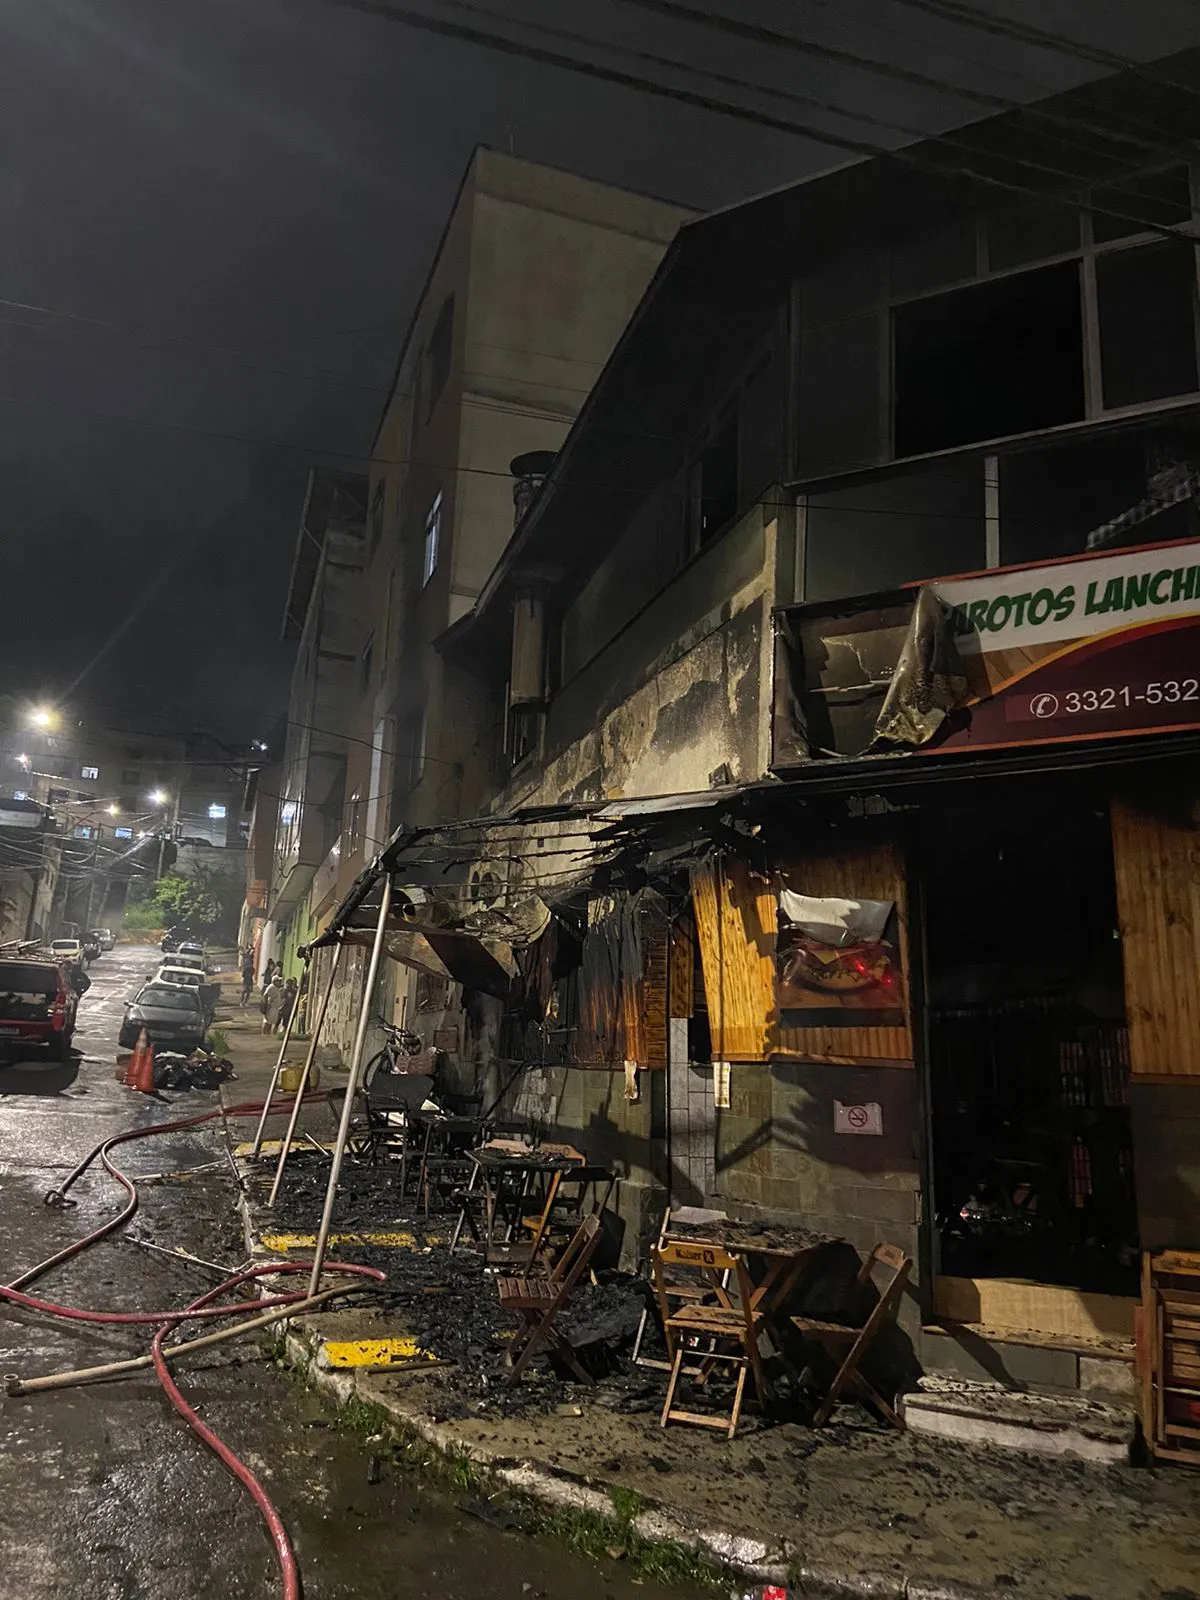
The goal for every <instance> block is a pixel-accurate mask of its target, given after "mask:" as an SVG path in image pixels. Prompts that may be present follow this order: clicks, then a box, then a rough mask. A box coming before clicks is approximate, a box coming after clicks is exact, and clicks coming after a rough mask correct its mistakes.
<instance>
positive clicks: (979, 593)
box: [928, 543, 1200, 750]
mask: <svg viewBox="0 0 1200 1600" xmlns="http://www.w3.org/2000/svg"><path fill="white" fill-rule="evenodd" d="M930 587H931V588H932V589H933V592H934V593H935V594H936V595H937V597H938V599H939V600H941V601H942V602H943V603H944V604H945V605H947V606H949V607H950V608H951V612H952V615H953V620H954V625H955V634H956V640H957V645H958V652H959V655H960V657H961V659H962V662H963V666H964V669H965V671H966V674H967V677H968V681H969V683H970V688H971V695H970V699H969V701H968V702H967V705H966V707H965V711H966V713H967V714H966V715H965V716H964V715H962V714H959V715H957V716H955V717H954V718H953V720H952V723H951V726H950V730H949V731H948V733H947V734H946V736H945V737H943V738H941V739H939V740H936V741H935V742H934V743H933V744H932V745H931V746H929V747H928V748H929V749H931V750H937V749H955V748H971V749H980V748H987V747H991V746H997V745H1013V744H1030V743H1037V742H1042V741H1046V740H1062V739H1081V738H1084V739H1086V738H1099V737H1112V736H1113V735H1120V734H1131V733H1146V732H1150V731H1155V730H1159V731H1165V730H1167V729H1174V728H1185V727H1193V726H1200V544H1198V543H1188V544H1174V545H1160V546H1154V547H1143V548H1140V549H1136V550H1123V551H1120V552H1118V553H1115V554H1100V555H1095V556H1085V557H1081V558H1078V559H1075V560H1072V561H1063V562H1058V563H1055V564H1053V565H1049V566H1040V567H1027V568H1022V569H1016V570H1012V571H1007V572H997V573H983V574H981V575H979V576H977V577H974V578H953V579H949V580H946V581H943V582H938V583H935V584H932V585H931V586H930Z"/></svg>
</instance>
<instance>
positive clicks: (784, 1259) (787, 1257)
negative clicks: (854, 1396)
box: [663, 1217, 846, 1365]
mask: <svg viewBox="0 0 1200 1600" xmlns="http://www.w3.org/2000/svg"><path fill="white" fill-rule="evenodd" d="M663 1237H664V1239H666V1240H670V1241H672V1242H673V1243H676V1244H687V1245H691V1246H693V1247H696V1246H700V1247H703V1246H704V1245H705V1244H710V1245H715V1246H717V1248H718V1249H721V1250H727V1251H728V1252H729V1253H730V1254H731V1255H740V1256H742V1257H743V1258H744V1259H745V1261H746V1266H747V1270H748V1272H749V1275H750V1278H751V1282H752V1288H751V1291H750V1307H749V1309H750V1310H751V1311H752V1312H754V1313H755V1314H757V1315H759V1316H761V1317H762V1319H763V1323H764V1325H765V1327H766V1331H767V1333H768V1335H769V1337H770V1340H771V1344H772V1347H773V1349H774V1352H775V1354H776V1356H777V1357H778V1358H779V1359H780V1360H781V1361H783V1362H784V1364H785V1365H787V1362H786V1358H785V1357H784V1355H783V1340H784V1333H785V1323H786V1306H787V1303H788V1300H789V1299H790V1297H791V1295H792V1294H793V1292H794V1291H795V1288H796V1285H797V1283H798V1282H799V1280H800V1278H801V1277H802V1275H803V1274H804V1273H805V1272H806V1271H807V1270H808V1268H809V1267H811V1266H812V1265H813V1264H814V1263H815V1261H816V1260H817V1257H818V1256H819V1255H821V1254H822V1253H823V1252H824V1251H827V1250H832V1249H837V1248H844V1247H845V1245H846V1241H845V1239H841V1238H839V1237H838V1236H837V1235H836V1234H829V1233H813V1232H810V1231H809V1230H808V1229H806V1228H784V1227H778V1228H776V1227H769V1226H767V1225H760V1224H757V1223H745V1222H737V1221H735V1220H734V1219H733V1218H732V1217H729V1218H723V1219H720V1220H706V1221H704V1222H702V1223H695V1224H689V1223H686V1222H683V1221H677V1220H676V1219H675V1218H672V1220H671V1224H670V1226H669V1228H668V1229H667V1231H666V1233H665V1234H664V1236H663ZM714 1292H715V1293H716V1294H717V1298H718V1300H719V1301H722V1300H723V1301H725V1303H728V1298H727V1297H728V1291H727V1290H726V1289H725V1288H724V1286H722V1287H721V1288H719V1289H715V1290H714Z"/></svg>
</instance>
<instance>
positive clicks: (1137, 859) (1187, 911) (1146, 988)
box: [1112, 800, 1200, 1080]
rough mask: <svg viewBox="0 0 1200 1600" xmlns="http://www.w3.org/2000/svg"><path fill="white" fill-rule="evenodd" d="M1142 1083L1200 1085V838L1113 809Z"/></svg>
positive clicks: (1136, 1063) (1129, 1017)
mask: <svg viewBox="0 0 1200 1600" xmlns="http://www.w3.org/2000/svg"><path fill="white" fill-rule="evenodd" d="M1112 839H1113V865H1114V867H1115V869H1116V880H1117V915H1118V918H1119V920H1120V925H1121V949H1122V955H1123V958H1124V964H1125V1016H1126V1021H1127V1024H1128V1027H1129V1061H1130V1071H1131V1073H1132V1075H1133V1076H1134V1077H1135V1078H1159V1079H1162V1078H1167V1079H1172V1080H1174V1079H1179V1078H1198V1079H1200V983H1198V982H1197V975H1198V974H1200V832H1197V831H1196V830H1195V829H1192V828H1188V827H1184V826H1182V825H1180V824H1176V823H1174V822H1171V821H1168V820H1166V819H1165V818H1162V817H1158V816H1154V815H1152V814H1150V813H1149V812H1146V811H1143V810H1140V809H1139V808H1138V807H1136V806H1134V805H1132V804H1130V803H1129V802H1127V801H1119V800H1114V801H1113V804H1112Z"/></svg>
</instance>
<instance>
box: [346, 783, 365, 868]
mask: <svg viewBox="0 0 1200 1600" xmlns="http://www.w3.org/2000/svg"><path fill="white" fill-rule="evenodd" d="M361 842H362V792H361V791H360V790H358V789H355V791H354V793H353V794H352V795H351V796H350V802H349V804H348V805H347V807H346V853H347V855H353V854H354V852H355V851H356V850H357V849H358V847H359V844H360V843H361Z"/></svg>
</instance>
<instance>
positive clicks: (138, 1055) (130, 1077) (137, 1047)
mask: <svg viewBox="0 0 1200 1600" xmlns="http://www.w3.org/2000/svg"><path fill="white" fill-rule="evenodd" d="M145 1040H146V1030H145V1029H144V1028H143V1029H142V1031H141V1033H139V1034H138V1036H137V1040H136V1042H135V1044H134V1047H133V1049H132V1051H131V1052H130V1055H129V1060H128V1061H127V1062H126V1063H125V1076H124V1077H123V1078H122V1080H121V1082H122V1083H124V1084H125V1085H126V1087H127V1088H130V1089H134V1088H136V1087H137V1081H138V1073H139V1071H140V1070H141V1064H142V1048H143V1045H144V1044H145Z"/></svg>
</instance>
